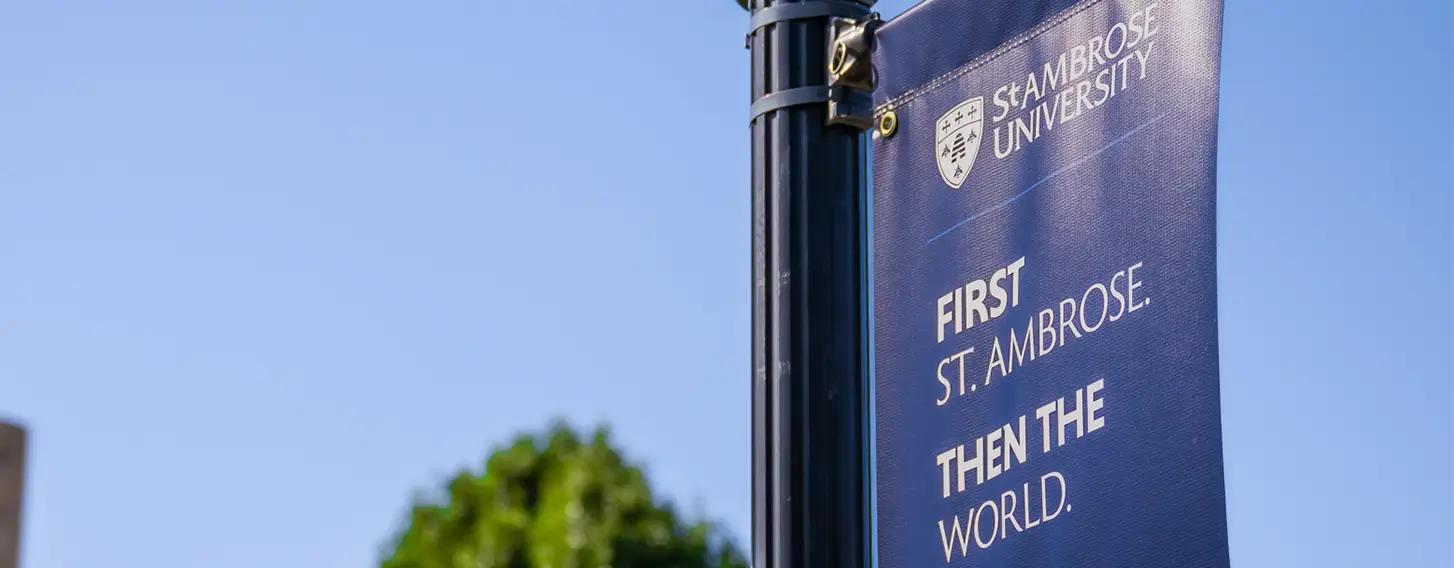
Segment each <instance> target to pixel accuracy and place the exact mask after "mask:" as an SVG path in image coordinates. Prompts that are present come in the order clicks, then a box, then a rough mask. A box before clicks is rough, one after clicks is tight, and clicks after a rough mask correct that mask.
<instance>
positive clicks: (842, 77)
mask: <svg viewBox="0 0 1454 568" xmlns="http://www.w3.org/2000/svg"><path fill="white" fill-rule="evenodd" d="M880 25H883V21H882V20H880V19H879V15H878V13H877V12H874V13H870V14H867V15H866V16H864V17H861V18H848V17H834V18H831V19H830V20H829V26H831V29H830V32H831V37H832V46H833V47H832V50H833V51H832V53H831V54H830V55H829V57H828V86H829V87H830V88H835V89H845V90H848V91H851V92H853V93H854V94H855V95H861V96H849V97H843V98H842V100H841V101H829V102H828V124H843V125H847V126H852V127H854V128H857V129H859V130H868V129H870V128H873V89H874V86H875V83H876V79H877V75H876V73H875V71H874V68H873V34H874V32H875V31H876V30H877V29H878V27H879V26H880Z"/></svg>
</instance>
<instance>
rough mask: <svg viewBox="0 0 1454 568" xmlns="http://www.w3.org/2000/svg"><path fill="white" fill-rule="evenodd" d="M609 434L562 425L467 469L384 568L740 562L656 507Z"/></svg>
mask: <svg viewBox="0 0 1454 568" xmlns="http://www.w3.org/2000/svg"><path fill="white" fill-rule="evenodd" d="M608 438H609V436H608V434H607V432H606V430H605V429H597V430H596V431H595V432H594V434H593V436H592V437H591V439H590V441H589V442H587V441H585V440H584V439H583V438H582V437H581V436H578V435H577V434H576V433H575V432H574V431H573V430H571V429H570V428H569V427H567V426H565V425H557V426H555V427H553V428H551V429H550V431H549V432H548V434H547V435H546V436H543V437H542V436H536V435H529V434H527V435H522V436H520V437H518V438H517V439H516V440H515V442H514V443H513V444H511V445H510V446H508V447H505V448H499V449H497V450H496V451H494V453H493V455H492V456H490V459H489V461H488V462H486V464H485V471H484V473H483V475H475V474H474V473H472V472H469V471H464V472H460V473H459V474H457V475H456V476H455V477H454V479H453V480H452V481H451V482H450V483H449V486H448V492H449V496H448V503H445V504H442V505H441V504H428V503H418V504H416V505H415V506H414V507H413V510H412V513H411V516H410V519H409V521H410V522H409V525H408V526H407V527H405V529H404V530H403V532H402V534H401V535H399V537H398V538H397V539H396V540H395V541H394V543H393V550H392V551H390V552H388V553H387V556H386V559H385V560H384V561H383V568H603V567H610V568H699V567H700V568H709V567H710V568H737V567H743V568H745V567H746V566H747V562H746V561H745V560H744V559H743V556H742V554H741V553H740V552H739V551H738V550H737V549H736V548H735V547H734V546H732V544H731V543H729V542H726V541H725V539H723V538H722V537H721V536H720V535H719V534H717V533H716V532H715V530H714V529H713V527H712V526H711V525H710V524H708V523H705V522H697V523H692V524H687V523H685V522H684V521H683V520H682V519H681V518H680V517H679V516H678V514H677V513H676V511H675V510H674V509H673V507H672V506H671V505H670V504H669V503H657V502H656V501H655V500H654V499H653V498H652V495H651V490H650V488H649V487H648V486H647V482H646V478H645V477H644V476H643V475H642V472H641V470H639V469H637V468H635V467H632V466H630V465H628V464H626V463H624V462H623V461H622V459H621V456H620V454H619V453H618V452H617V450H616V449H614V448H612V447H611V444H610V442H609V440H608Z"/></svg>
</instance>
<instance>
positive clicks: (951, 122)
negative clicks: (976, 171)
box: [934, 97, 984, 189]
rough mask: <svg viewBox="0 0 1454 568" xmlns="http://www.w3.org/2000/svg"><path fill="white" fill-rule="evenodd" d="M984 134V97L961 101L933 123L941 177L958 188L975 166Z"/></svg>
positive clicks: (936, 156) (935, 155)
mask: <svg viewBox="0 0 1454 568" xmlns="http://www.w3.org/2000/svg"><path fill="white" fill-rule="evenodd" d="M983 134H984V97H975V98H972V99H969V100H967V101H964V102H962V103H959V106H956V107H954V108H952V109H949V112H946V113H944V116H941V117H939V123H938V124H936V125H935V126H934V157H935V161H936V162H938V164H939V177H942V178H944V183H947V184H949V187H952V188H954V189H959V186H960V185H963V184H964V178H965V176H968V175H969V170H970V169H971V168H973V167H974V157H975V156H976V155H978V154H979V139H980V136H981V135H983Z"/></svg>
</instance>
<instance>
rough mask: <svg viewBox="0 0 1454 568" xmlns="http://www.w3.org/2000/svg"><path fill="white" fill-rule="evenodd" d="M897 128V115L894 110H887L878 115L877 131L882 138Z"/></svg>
mask: <svg viewBox="0 0 1454 568" xmlns="http://www.w3.org/2000/svg"><path fill="white" fill-rule="evenodd" d="M898 130H899V115H897V114H894V111H888V112H885V113H883V115H882V116H879V117H878V133H879V135H880V136H883V137H884V138H888V137H890V136H893V135H894V132H897V131H898Z"/></svg>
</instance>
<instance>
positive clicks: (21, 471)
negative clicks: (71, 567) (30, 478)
mask: <svg viewBox="0 0 1454 568" xmlns="http://www.w3.org/2000/svg"><path fill="white" fill-rule="evenodd" d="M24 491H25V429H24V428H21V427H20V426H19V425H17V424H10V423H6V422H0V568H16V567H17V566H19V565H20V520H21V511H22V505H23V503H22V501H23V499H22V496H23V495H24Z"/></svg>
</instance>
